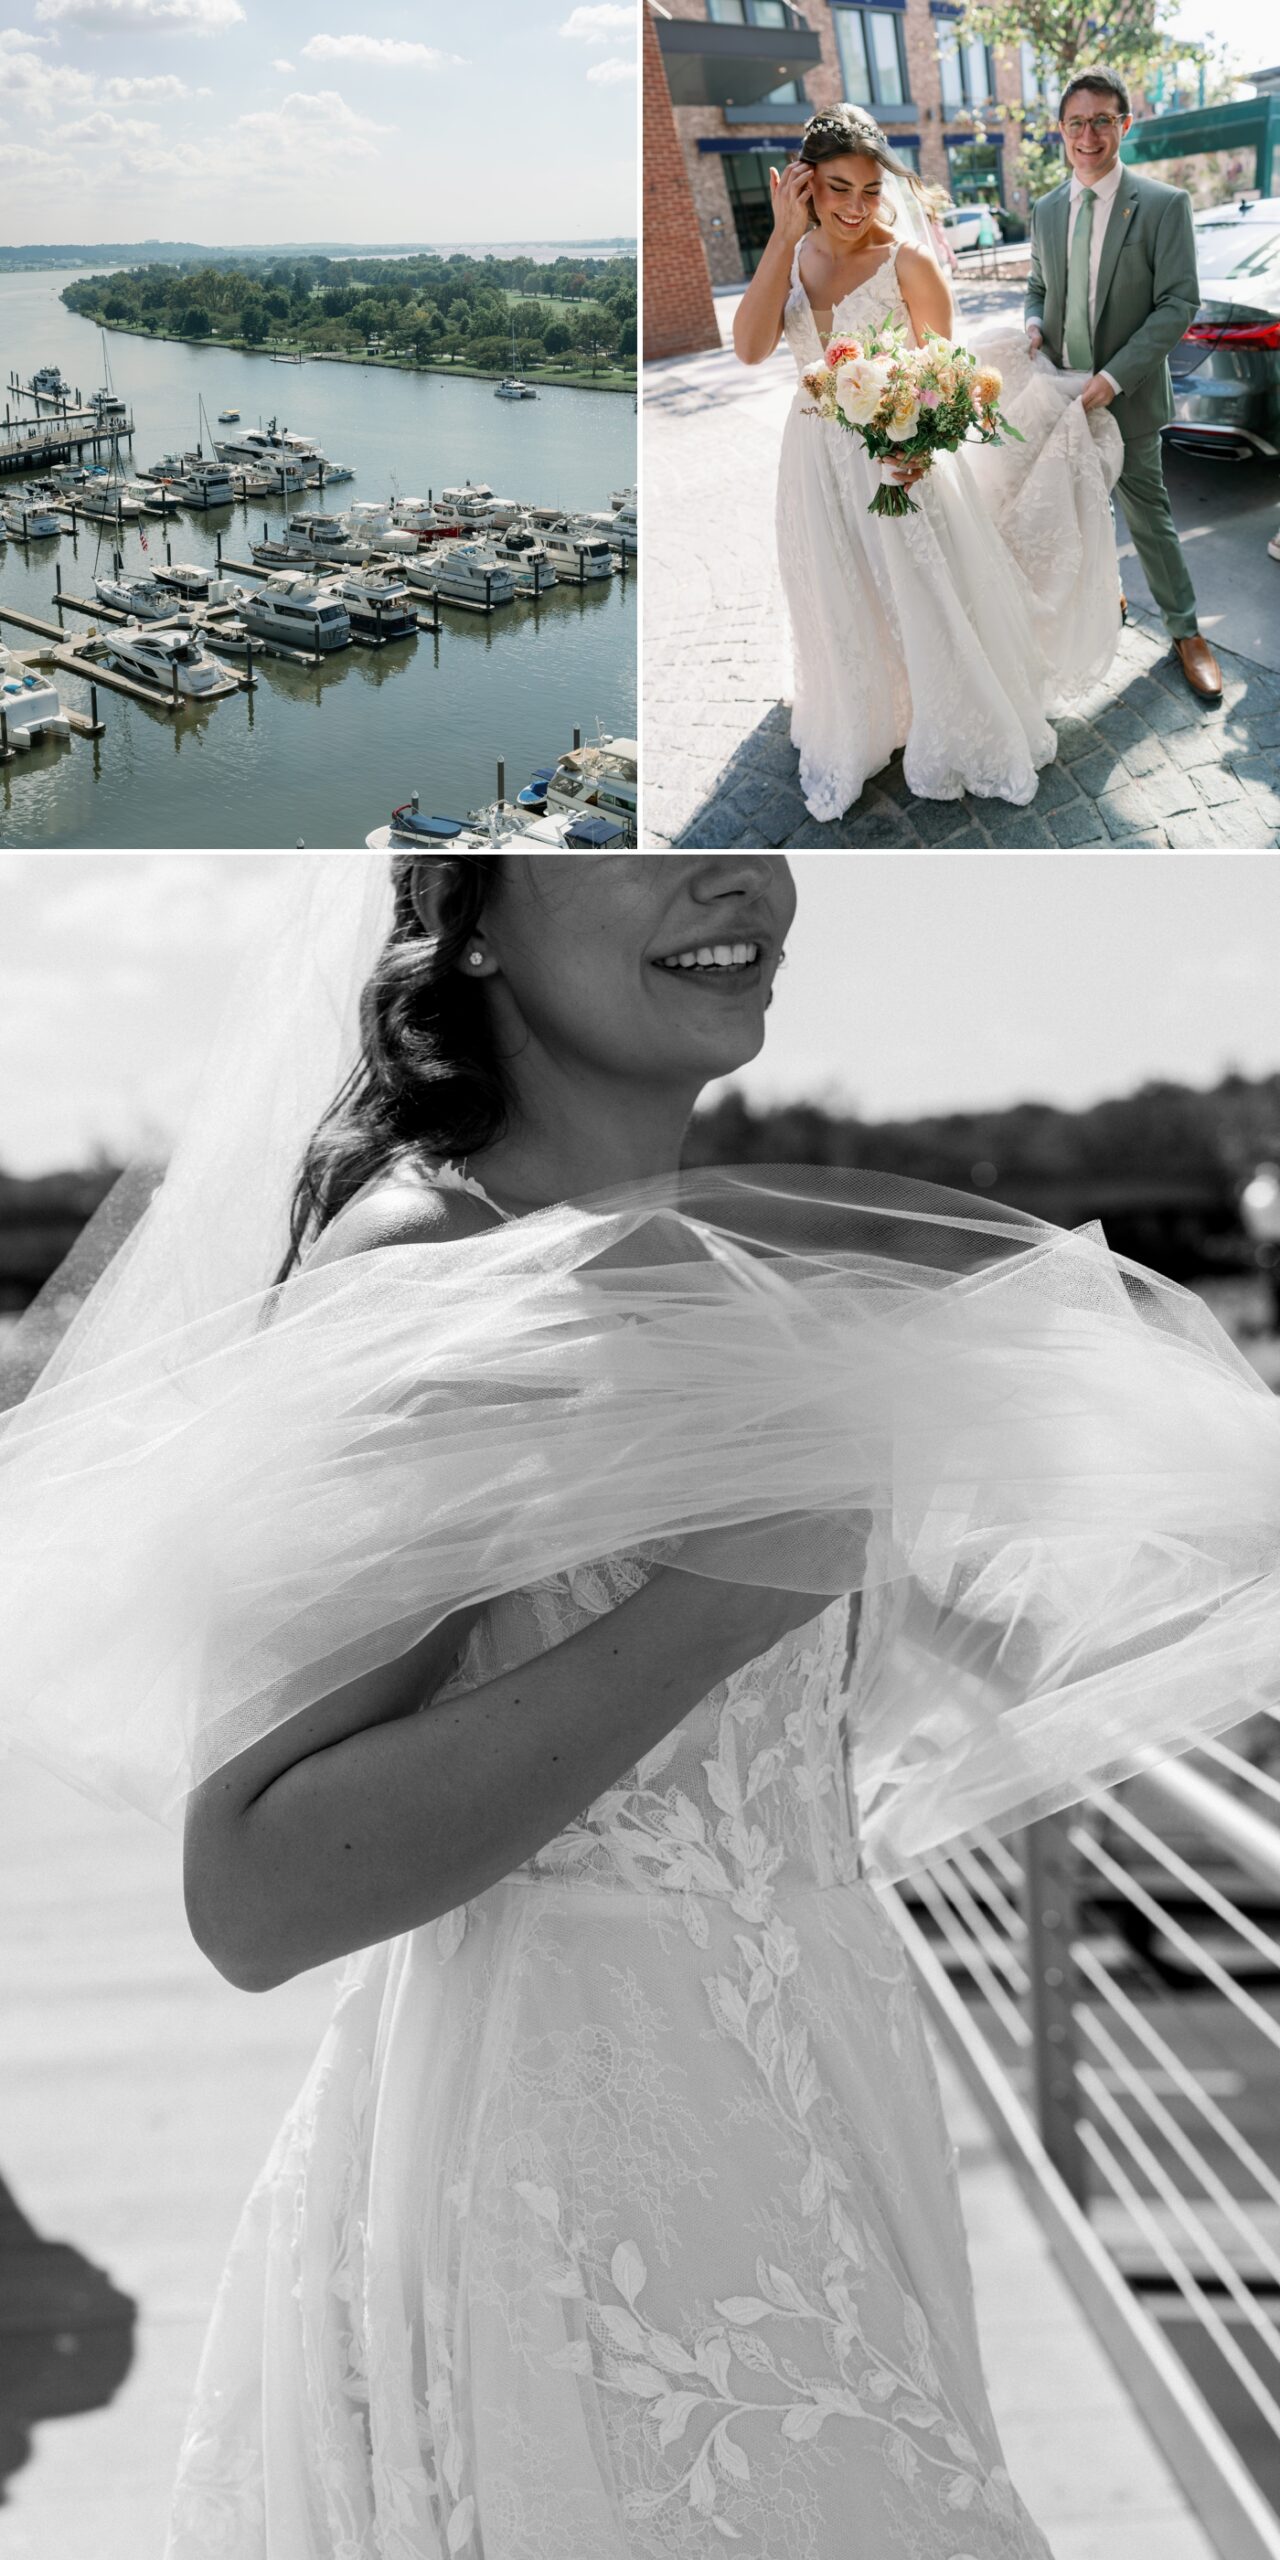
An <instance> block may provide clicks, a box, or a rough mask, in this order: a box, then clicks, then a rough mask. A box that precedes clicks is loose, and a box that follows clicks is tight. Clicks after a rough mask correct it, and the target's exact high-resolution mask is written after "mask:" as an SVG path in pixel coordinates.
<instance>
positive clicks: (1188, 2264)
mask: <svg viewBox="0 0 1280 2560" xmlns="http://www.w3.org/2000/svg"><path fill="white" fill-rule="evenodd" d="M1262 1722H1263V1725H1264V1726H1265V1725H1266V1722H1267V1720H1265V1719H1264V1720H1262ZM1269 1734H1270V1739H1271V1741H1272V1742H1273V1743H1274V1742H1275V1741H1276V1740H1277V1737H1278V1736H1280V1727H1275V1726H1271V1727H1269ZM1256 1739H1257V1737H1256V1732H1255V1735H1254V1738H1253V1742H1252V1743H1251V1746H1250V1749H1245V1750H1241V1749H1238V1748H1235V1747H1233V1746H1232V1745H1231V1744H1230V1743H1226V1742H1219V1743H1212V1744H1206V1745H1204V1746H1203V1747H1202V1748H1201V1750H1200V1751H1199V1752H1198V1753H1197V1754H1196V1755H1194V1757H1193V1758H1190V1759H1188V1760H1185V1761H1175V1762H1170V1763H1166V1764H1162V1765H1161V1766H1160V1767H1159V1768H1158V1769H1153V1770H1151V1771H1150V1772H1146V1773H1144V1774H1143V1775H1142V1776H1141V1777H1140V1778H1136V1779H1133V1780H1130V1781H1129V1782H1128V1783H1127V1784H1126V1785H1125V1786H1124V1787H1122V1788H1120V1789H1118V1790H1113V1791H1110V1792H1106V1793H1104V1792H1097V1793H1095V1794H1093V1795H1092V1796H1090V1798H1089V1799H1088V1801H1087V1802H1086V1803H1085V1804H1084V1805H1083V1806H1081V1807H1079V1808H1078V1809H1077V1810H1075V1811H1074V1812H1072V1813H1070V1814H1058V1815H1054V1816H1053V1817H1051V1818H1050V1819H1049V1820H1047V1821H1044V1822H1041V1823H1037V1824H1036V1825H1035V1827H1034V1829H1033V1830H1031V1831H1029V1832H1027V1833H1026V1834H1024V1835H1023V1838H1022V1840H1021V1842H1020V1843H1014V1842H1007V1841H1001V1840H997V1839H996V1838H994V1837H993V1836H992V1835H990V1834H980V1835H978V1837H977V1838H976V1839H975V1840H974V1841H973V1842H972V1843H971V1844H970V1845H968V1846H966V1847H964V1848H961V1849H959V1850H957V1851H956V1852H955V1853H954V1854H953V1855H952V1856H951V1857H950V1858H948V1859H946V1860H944V1861H941V1862H939V1864H938V1865H936V1866H935V1867H934V1868H932V1869H931V1870H930V1872H929V1873H928V1875H926V1876H924V1877H921V1878H917V1879H914V1880H913V1882H912V1884H911V1886H910V1887H906V1888H903V1887H899V1888H897V1889H896V1890H895V1891H894V1892H893V1893H892V1894H891V1896H890V1899H891V1902H892V1905H893V1908H894V1911H895V1916H896V1917H897V1920H898V1923H899V1926H900V1927H901V1929H902V1932H903V1935H904V1937H905V1939H906V1942H907V1946H908V1949H909V1952H910V1954H911V1956H912V1959H913V1961H914V1964H915V1967H916V1971H917V1974H918V1976H919V1979H920V1983H921V1987H922V1989H923V1991H924V1994H925V1998H926V2002H927V2005H928V2007H929V2008H930V2010H931V2012H932V2015H933V2017H934V2020H935V2023H936V2024H937V2026H938V2027H939V2029H940V2030H941V2032H942V2034H943V2036H944V2038H945V2040H946V2041H947V2043H948V2044H949V2045H950V2047H951V2049H952V2051H953V2053H954V2054H955V2056H956V2059H957V2060H958V2061H959V2062H960V2064H961V2066H962V2068H963V2070H964V2072H965V2075H966V2077H967V2078H968V2080H969V2083H970V2085H971V2087H972V2088H973V2090H974V2092H975V2094H976V2095H977V2096H978V2098H979V2100H980V2102H981V2103H982V2105H983V2106H984V2109H985V2111H986V2113H987V2115H988V2116H989V2118H990V2120H991V2121H992V2123H993V2125H994V2127H995V2130H996V2133H997V2135H998V2137H999V2139H1000V2141H1001V2143H1002V2146H1003V2148H1004V2150H1005V2152H1006V2154H1007V2156H1008V2158H1009V2160H1010V2162H1011V2164H1012V2166H1013V2168H1014V2169H1015V2171H1016V2173H1017V2175H1018V2177H1019V2180H1020V2183H1021V2184H1022V2186H1023V2189H1024V2191H1025V2193H1026V2194H1027V2195H1028V2197H1029V2199H1030V2201H1031V2203H1032V2205H1033V2206H1034V2208H1035V2210H1036V2211H1037V2213H1038V2215H1039V2218H1040V2220H1041V2223H1042V2225H1043V2227H1044V2229H1045V2231H1046V2234H1047V2237H1048V2239H1049V2242H1050V2245H1051V2247H1052V2248H1053V2250H1054V2253H1055V2255H1056V2256H1057V2257H1058V2259H1059V2261H1060V2263H1061V2264H1062V2266H1063V2268H1064V2270H1065V2272H1066V2273H1067V2275H1068V2277H1069V2278H1070V2280H1071V2281H1072V2283H1073V2284H1074V2286H1075V2289H1076V2291H1077V2293H1078V2294H1079V2296H1080V2298H1081V2301H1082V2303H1083V2304H1084V2307H1085V2309H1086V2311H1087V2312H1088V2314H1089V2316H1090V2318H1091V2320H1092V2321H1093V2324H1094V2327H1095V2329H1096V2330H1097V2332H1098V2334H1099V2337H1100V2339H1101V2342H1102V2344H1103V2345H1104V2347H1106V2348H1107V2349H1108V2351H1109V2352H1110V2354H1111V2355H1112V2357H1113V2360H1114V2361H1115V2362H1116V2364H1117V2367H1118V2368H1119V2370H1120V2372H1121V2375H1122V2378H1123V2380H1124V2383H1125V2386H1126V2389H1127V2390H1128V2391H1129V2393H1130V2395H1131V2396H1132V2398H1133V2399H1134V2400H1135V2402H1136V2403H1137V2405H1138V2407H1139V2408H1140V2410H1141V2412H1142V2414H1143V2416H1144V2417H1145V2419H1146V2421H1147V2423H1148V2426H1149V2427H1150V2429H1151V2432H1152V2434H1153V2435H1154V2436H1155V2438H1156V2440H1157V2442H1158V2443H1159V2444H1160V2446H1161V2448H1162V2450H1163V2452H1164V2454H1165V2457H1166V2460H1167V2461H1168V2463H1169V2466H1170V2468H1171V2470H1172V2471H1173V2473H1174V2475H1175V2477H1176V2478H1177V2479H1178V2481H1179V2482H1180V2484H1181V2486H1182V2488H1183V2490H1184V2492H1185V2494H1186V2496H1187V2498H1188V2500H1189V2503H1190V2504H1191V2505H1192V2507H1193V2508H1194V2509H1195V2511H1196V2513H1197V2514H1198V2515H1199V2517H1200V2519H1201V2521H1202V2523H1203V2525H1204V2527H1205V2530H1206V2532H1207V2533H1208V2534H1209V2536H1210V2538H1211V2540H1212V2541H1213V2542H1214V2546H1215V2548H1216V2550H1217V2551H1218V2552H1219V2553H1221V2554H1222V2555H1223V2560H1280V1777H1278V1776H1276V1775H1274V1774H1272V1772H1271V1771H1270V1770H1269V1769H1268V1767H1267V1766H1266V1765H1265V1753H1264V1754H1261V1755H1260V1756H1256V1757H1255V1756H1250V1750H1251V1749H1254V1748H1255V1747H1256Z"/></svg>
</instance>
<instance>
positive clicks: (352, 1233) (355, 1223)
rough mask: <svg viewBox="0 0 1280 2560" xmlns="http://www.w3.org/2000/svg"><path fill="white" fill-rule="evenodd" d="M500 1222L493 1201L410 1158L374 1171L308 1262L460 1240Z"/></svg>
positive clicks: (313, 1266) (309, 1265)
mask: <svg viewBox="0 0 1280 2560" xmlns="http://www.w3.org/2000/svg"><path fill="white" fill-rule="evenodd" d="M501 1225H502V1219H501V1217H500V1216H499V1213H498V1211H497V1210H496V1209H495V1208H494V1207H493V1206H492V1204H491V1202H489V1201H488V1200H483V1199H481V1198H480V1197H479V1195H478V1194H477V1193H476V1192H473V1191H465V1190H463V1189H462V1188H461V1186H460V1185H459V1184H455V1183H444V1182H440V1181H437V1179H436V1178H435V1175H434V1172H433V1170H432V1169H431V1168H430V1167H428V1166H425V1165H420V1164H415V1163H413V1162H412V1161H411V1160H409V1159H407V1158H405V1159H402V1160H401V1161H400V1162H398V1163H396V1164H394V1165H389V1166H387V1167H386V1168H385V1170H384V1171H383V1172H381V1173H379V1174H375V1176H374V1178H373V1180H372V1181H371V1182H367V1183H366V1184H365V1186H364V1188H363V1190H361V1191H357V1192H356V1194H355V1196H354V1198H353V1199H351V1200H348V1202H347V1204H346V1207H345V1208H344V1209H340V1210H339V1212H338V1215H337V1217H336V1218H334V1219H332V1220H331V1221H330V1223H329V1225H328V1226H327V1227H326V1228H325V1230H324V1233H323V1235H321V1236H320V1237H319V1238H318V1240H317V1242H316V1244H315V1245H314V1246H313V1248H312V1250H311V1252H310V1253H309V1254H308V1256H307V1268H308V1270H309V1271H314V1270H315V1269H316V1268H317V1266H318V1265H320V1264H322V1263H326V1262H340V1261H342V1260H344V1259H345V1257H346V1256H347V1255H348V1254H354V1253H378V1252H381V1250H382V1249H383V1247H384V1246H387V1245H397V1244H460V1243H462V1242H464V1241H465V1239H466V1238H467V1237H468V1236H478V1235H482V1234H484V1233H485V1232H486V1231H487V1230H488V1229H489V1228H490V1227H498V1226H501Z"/></svg>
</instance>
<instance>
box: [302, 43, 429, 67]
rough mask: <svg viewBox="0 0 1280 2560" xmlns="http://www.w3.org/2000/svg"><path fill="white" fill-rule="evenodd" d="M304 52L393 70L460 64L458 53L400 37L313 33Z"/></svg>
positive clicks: (312, 57) (314, 57) (316, 57)
mask: <svg viewBox="0 0 1280 2560" xmlns="http://www.w3.org/2000/svg"><path fill="white" fill-rule="evenodd" d="M302 50H303V54H304V56H306V57H307V58H308V59H309V60H310V61H312V62H364V63H369V64H372V65H373V66H374V68H375V69H380V70H392V71H445V70H448V69H449V68H451V67H453V66H458V67H461V66H463V64H464V59H465V58H464V56H463V55H462V54H460V53H441V52H440V50H439V48H438V47H437V46H435V45H430V44H410V43H408V42H407V41H406V40H405V39H404V38H402V37H400V36H359V35H354V36H312V37H311V38H310V40H309V42H308V43H306V44H304V46H303V48H302Z"/></svg>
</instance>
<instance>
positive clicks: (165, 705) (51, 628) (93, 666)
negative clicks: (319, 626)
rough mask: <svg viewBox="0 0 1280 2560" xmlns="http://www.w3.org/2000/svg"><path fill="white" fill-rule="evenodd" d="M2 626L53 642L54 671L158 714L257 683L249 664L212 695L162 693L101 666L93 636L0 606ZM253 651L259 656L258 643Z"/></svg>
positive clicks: (91, 733)
mask: <svg viewBox="0 0 1280 2560" xmlns="http://www.w3.org/2000/svg"><path fill="white" fill-rule="evenodd" d="M67 601H68V602H70V599H69V598H68V599H67ZM93 610H94V611H95V612H101V611H103V610H104V608H103V607H101V606H94V608H93ZM178 618H179V617H178V616H177V615H174V616H173V617H171V620H173V621H176V620H177V619H178ZM0 622H14V623H17V625H18V626H19V628H20V629H21V630H23V631H34V632H35V633H36V634H37V636H38V637H39V638H40V639H42V640H52V641H54V642H55V643H56V644H57V645H56V646H55V648H54V651H53V657H52V664H53V665H54V666H55V667H61V668H62V669H63V670H64V672H65V673H66V674H67V675H73V676H79V677H80V679H81V681H82V682H83V683H84V684H87V685H89V686H91V687H92V686H94V685H103V686H105V687H106V690H107V691H108V692H109V693H123V694H127V695H128V696H129V698H130V699H131V700H132V701H134V702H149V703H150V705H151V707H152V709H153V710H155V711H169V712H174V711H182V710H184V709H185V708H186V706H187V704H188V703H200V702H221V701H223V700H224V699H225V697H226V695H227V694H229V693H252V692H253V691H254V689H255V687H256V685H257V681H258V679H257V677H256V676H255V674H254V672H253V665H252V660H250V662H249V663H248V664H247V665H246V668H245V672H244V674H243V675H237V674H236V673H235V672H234V670H229V671H228V675H227V681H226V683H225V684H220V685H218V686H217V687H216V688H215V689H214V691H213V692H211V693H197V694H192V693H179V692H172V693H162V692H160V691H159V689H158V688H157V687H156V686H155V685H149V684H139V683H138V681H137V679H136V678H135V677H133V676H124V675H121V674H120V673H119V671H118V669H117V668H115V667H103V666H100V665H99V664H98V661H97V659H96V657H94V656H93V655H92V654H91V653H92V651H93V650H95V649H96V648H98V647H100V646H101V641H100V639H99V638H98V637H97V636H96V635H95V634H94V633H92V632H88V631H64V630H63V629H62V628H61V626H60V625H59V624H58V623H56V622H40V621H38V620H37V618H36V616H35V615H34V614H33V613H19V612H18V610H17V608H16V606H14V605H9V604H0ZM163 627H164V626H163V625H159V624H158V625H156V628H157V629H162V628H163ZM254 648H255V653H256V650H257V643H256V642H255V644H254ZM307 663H308V664H310V661H309V660H308V661H307ZM66 716H67V719H68V720H69V721H70V722H71V723H72V725H73V726H76V725H78V723H79V722H81V721H82V720H83V716H84V715H83V713H75V714H73V713H71V712H68V713H67V715H66ZM82 734H83V735H85V736H88V737H98V736H101V734H102V733H101V727H100V726H99V727H98V728H97V729H93V728H86V729H84V730H83V731H82Z"/></svg>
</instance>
